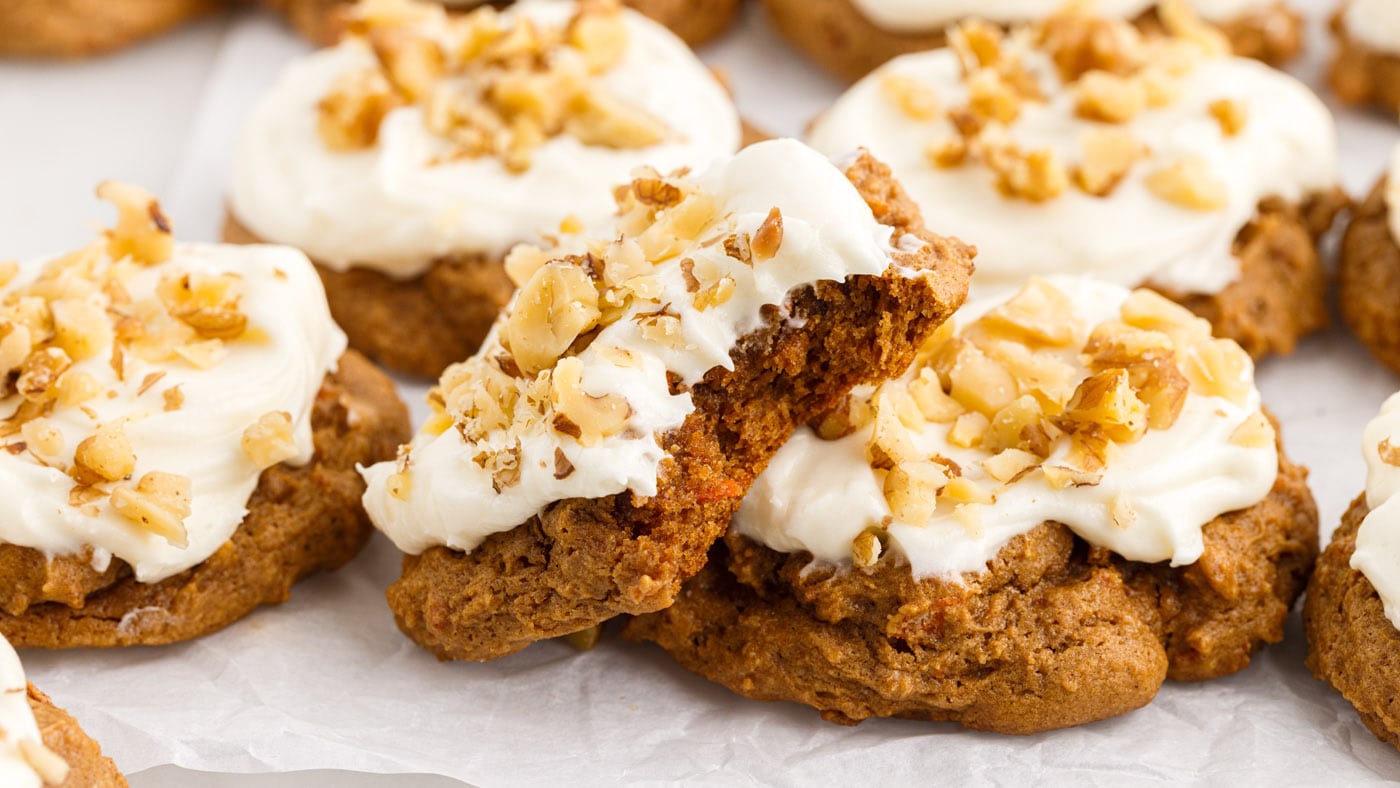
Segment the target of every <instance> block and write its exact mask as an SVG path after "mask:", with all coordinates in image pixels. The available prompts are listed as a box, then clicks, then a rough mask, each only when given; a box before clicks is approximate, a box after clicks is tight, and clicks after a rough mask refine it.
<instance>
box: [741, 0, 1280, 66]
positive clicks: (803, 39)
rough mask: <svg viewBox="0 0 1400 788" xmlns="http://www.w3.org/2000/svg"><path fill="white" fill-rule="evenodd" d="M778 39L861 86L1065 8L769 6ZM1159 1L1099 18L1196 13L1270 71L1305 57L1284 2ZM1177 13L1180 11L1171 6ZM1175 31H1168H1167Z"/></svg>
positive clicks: (875, 0) (868, 2) (837, 0)
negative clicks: (958, 34)
mask: <svg viewBox="0 0 1400 788" xmlns="http://www.w3.org/2000/svg"><path fill="white" fill-rule="evenodd" d="M763 2H764V5H765V7H766V9H767V11H768V16H769V18H770V19H771V20H772V21H773V24H774V26H775V27H777V28H778V31H779V32H780V33H782V35H783V36H784V37H785V38H787V39H788V41H790V42H791V43H792V44H793V45H795V46H796V47H797V48H798V49H800V50H802V52H803V53H804V54H806V55H807V56H808V57H810V58H811V59H812V60H814V61H816V62H817V63H819V64H821V65H822V66H823V67H825V68H826V69H827V70H828V71H831V72H832V73H834V74H836V75H837V76H839V77H841V78H843V79H846V80H850V81H855V80H857V79H860V78H861V77H863V76H865V75H866V74H868V73H870V72H871V71H874V70H875V69H876V68H878V67H879V66H881V65H882V64H884V63H885V62H887V61H889V60H892V59H893V58H896V57H898V56H900V55H907V54H911V53H914V52H923V51H925V50H929V49H937V48H939V47H942V46H946V45H947V43H948V36H947V34H946V32H945V31H946V30H947V29H948V28H951V27H953V26H955V25H958V24H960V23H962V22H964V21H967V20H969V19H980V20H985V21H987V22H991V23H993V24H996V25H1000V26H1003V27H1011V26H1015V25H1021V24H1025V23H1028V22H1036V21H1039V20H1041V19H1043V18H1045V17H1048V16H1051V15H1053V14H1054V13H1056V12H1059V11H1060V10H1061V9H1062V8H1064V7H1065V5H1066V3H1064V2H1062V1H1061V0H1039V2H1034V0H1033V1H1032V2H1029V3H1027V2H1015V3H1000V2H996V0H993V1H992V2H986V0H933V1H932V2H922V3H911V2H905V1H904V0H763ZM1160 5H1161V6H1164V8H1162V9H1160V10H1159V4H1158V3H1157V2H1156V0H1105V1H1104V2H1099V3H1097V4H1094V5H1093V10H1094V11H1096V12H1098V13H1102V14H1105V15H1111V16H1114V17H1116V18H1120V19H1129V20H1134V21H1135V23H1136V24H1137V25H1138V26H1139V27H1141V28H1142V29H1144V30H1150V31H1159V30H1161V29H1162V28H1163V26H1164V24H1166V23H1168V22H1170V21H1171V20H1172V18H1173V14H1178V15H1179V14H1180V12H1181V10H1185V9H1188V8H1194V9H1195V11H1196V12H1197V13H1200V14H1201V15H1202V16H1203V17H1205V18H1206V19H1207V20H1209V21H1210V22H1211V23H1212V24H1215V25H1218V26H1220V27H1221V29H1222V31H1223V32H1224V33H1225V35H1226V36H1227V37H1228V39H1229V42H1230V45H1231V47H1232V48H1233V49H1234V51H1235V53H1236V54H1238V55H1240V56H1242V57H1250V58H1257V59H1259V60H1263V61H1264V62H1266V63H1270V64H1274V65H1277V64H1280V63H1283V62H1285V61H1288V60H1292V59H1293V58H1294V57H1296V56H1297V54H1298V53H1299V52H1300V51H1301V50H1302V47H1303V38H1304V36H1303V33H1304V23H1303V18H1302V16H1300V15H1299V14H1298V13H1297V12H1295V11H1293V10H1292V9H1291V8H1289V7H1288V5H1287V4H1286V3H1284V2H1279V1H1278V0H1252V2H1246V3H1240V2H1228V3H1220V2H1218V1H1217V0H1190V2H1189V3H1188V4H1186V5H1181V4H1179V3H1162V4H1160ZM1174 5H1175V6H1177V8H1175V9H1173V8H1171V6H1174ZM1168 26H1169V25H1168Z"/></svg>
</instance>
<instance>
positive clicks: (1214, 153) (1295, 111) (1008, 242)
mask: <svg viewBox="0 0 1400 788" xmlns="http://www.w3.org/2000/svg"><path fill="white" fill-rule="evenodd" d="M1176 30H1177V32H1176V34H1175V35H1172V36H1169V37H1155V36H1145V35H1143V34H1141V33H1139V32H1138V31H1137V30H1136V29H1135V28H1133V27H1132V26H1130V25H1128V24H1127V23H1126V22H1123V21H1121V20H1115V19H1111V18H1106V17H1101V16H1095V15H1093V14H1088V13H1084V12H1082V11H1076V10H1073V9H1070V10H1066V11H1063V12H1060V13H1057V14H1054V15H1051V16H1050V17H1048V18H1047V19H1045V20H1044V21H1043V22H1041V23H1040V24H1038V25H1036V26H1034V27H1032V28H1029V29H1021V30H1018V31H1015V32H1013V33H1010V34H1004V33H1002V31H1001V30H1000V29H998V28H996V27H993V26H991V25H988V24H986V23H979V22H971V23H968V24H966V25H963V26H961V27H958V28H955V29H954V30H953V31H952V46H951V47H949V48H947V49H942V50H937V51H933V52H926V53H921V54H917V55H908V56H905V57H902V58H899V59H897V60H894V61H892V62H890V63H888V64H887V65H885V66H884V67H882V68H880V69H879V70H878V71H876V72H874V73H873V74H871V75H870V76H869V77H867V78H865V79H864V80H862V81H861V82H859V83H858V84H856V85H855V86H854V87H852V88H851V89H850V90H849V91H847V92H846V94H845V95H844V96H842V97H841V98H840V99H838V100H837V102H836V104H835V105H834V106H833V107H832V108H831V109H830V110H828V111H827V112H826V113H825V114H824V115H823V116H822V117H820V118H819V119H818V120H817V121H816V122H815V123H814V124H813V126H812V129H811V132H810V135H809V136H810V139H811V141H812V144H813V145H814V146H815V147H816V148H817V149H818V150H823V151H827V152H835V151H840V150H844V149H845V148H847V147H849V146H851V145H854V144H861V145H866V146H868V147H869V148H870V150H871V152H872V153H873V154H874V155H876V156H878V157H879V158H881V160H883V161H886V162H888V163H889V165H890V167H891V168H892V169H893V170H894V172H895V175H896V177H898V178H899V179H900V180H901V181H902V182H903V183H904V184H905V187H906V188H907V189H908V190H909V193H910V195H911V196H913V198H914V199H915V200H917V201H918V202H919V204H920V206H921V207H922V209H923V211H924V213H925V215H926V216H927V217H928V218H929V221H930V222H931V223H933V224H936V225H937V226H938V227H940V228H943V229H944V230H946V231H947V232H949V233H951V234H953V235H955V236H957V237H959V238H962V239H964V240H966V241H967V242H968V243H971V244H973V245H975V246H976V247H977V248H978V252H979V253H978V265H977V274H976V276H974V277H973V296H974V298H976V297H981V296H983V295H997V294H1001V295H1009V293H1010V292H1012V291H1014V290H1015V288H1017V287H1019V286H1020V285H1021V284H1022V283H1023V282H1024V281H1025V280H1026V279H1027V278H1028V277H1031V276H1037V275H1047V274H1056V273H1084V274H1091V275H1094V276H1096V277H1099V278H1102V279H1106V280H1108V281H1112V282H1115V283H1117V284H1121V285H1124V286H1127V287H1140V286H1148V287H1152V288H1154V289H1156V290H1158V291H1160V292H1163V293H1165V294H1168V295H1170V296H1171V297H1172V298H1173V299H1174V300H1176V301H1178V302H1180V303H1183V304H1185V305H1186V306H1188V307H1189V308H1191V309H1192V310H1193V311H1195V312H1196V313H1197V314H1199V315H1201V316H1202V317H1205V318H1207V319H1209V320H1210V321H1211V322H1212V324H1213V325H1214V327H1215V331H1216V333H1217V334H1219V335H1221V336H1224V337H1228V338H1230V339H1234V340H1236V341H1238V342H1239V343H1240V344H1241V345H1242V346H1243V347H1244V348H1245V350H1247V351H1249V352H1250V354H1251V355H1253V356H1255V357H1256V358H1257V357H1262V356H1264V355H1268V354H1271V353H1288V352H1291V351H1292V350H1293V348H1294V347H1295V346H1296V344H1297V343H1298V341H1299V339H1300V338H1301V337H1303V336H1305V335H1307V334H1309V333H1311V332H1313V331H1316V330H1318V329H1319V328H1321V327H1322V326H1324V325H1325V324H1326V322H1327V307H1326V301H1325V291H1326V285H1327V276H1326V272H1325V269H1324V267H1323V265H1322V261H1321V257H1320V255H1319V253H1318V250H1317V240H1318V238H1319V237H1320V235H1322V234H1323V233H1325V231H1326V230H1327V228H1328V227H1330V225H1331V223H1332V220H1333V217H1334V216H1335V215H1336V213H1337V212H1338V210H1339V209H1340V208H1341V207H1342V206H1343V205H1344V204H1345V202H1346V200H1345V195H1343V194H1342V193H1341V191H1340V190H1339V189H1338V188H1337V182H1338V171H1337V155H1338V154H1337V137H1336V130H1335V127H1334V123H1333V120H1332V117H1331V115H1330V113H1329V112H1328V111H1327V108H1326V107H1325V106H1324V105H1323V104H1322V102H1321V101H1319V100H1318V98H1317V97H1316V96H1315V95H1313V93H1312V92H1311V91H1310V90H1309V89H1308V88H1307V87H1306V86H1305V85H1303V84H1302V83H1300V82H1298V81H1297V80H1295V79H1293V78H1292V77H1290V76H1288V75H1286V74H1283V73H1282V72H1279V71H1276V70H1274V69H1271V68H1269V67H1267V66H1264V65H1262V64H1260V63H1258V62H1256V61H1253V60H1247V59H1243V58H1238V57H1233V56H1231V55H1229V54H1228V52H1227V51H1226V48H1225V44H1224V41H1223V39H1222V38H1221V37H1220V36H1219V34H1218V33H1216V32H1214V31H1212V30H1209V29H1208V28H1205V27H1203V26H1201V25H1200V24H1199V23H1196V22H1194V21H1193V20H1190V19H1186V20H1182V21H1180V22H1179V23H1178V25H1177V26H1176Z"/></svg>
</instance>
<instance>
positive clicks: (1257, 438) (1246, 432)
mask: <svg viewBox="0 0 1400 788" xmlns="http://www.w3.org/2000/svg"><path fill="white" fill-rule="evenodd" d="M1277 440H1278V438H1277V436H1276V435H1275V434H1274V425H1273V424H1272V423H1270V422H1269V420H1268V418H1266V417H1265V416H1264V414H1263V413H1260V412H1258V411H1255V412H1254V413H1251V414H1250V415H1249V418H1247V419H1245V420H1244V421H1243V422H1242V423H1241V424H1240V426H1238V427H1236V428H1235V431H1234V432H1232V433H1230V442H1231V443H1233V444H1235V445H1236V446H1241V447H1244V448H1246V449H1266V448H1268V447H1270V446H1273V445H1274V444H1275V442H1276V441H1277ZM1382 443H1384V441H1382ZM1382 459H1384V455H1382Z"/></svg>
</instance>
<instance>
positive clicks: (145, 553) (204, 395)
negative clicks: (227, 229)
mask: <svg viewBox="0 0 1400 788" xmlns="http://www.w3.org/2000/svg"><path fill="white" fill-rule="evenodd" d="M150 205H151V206H152V210H154V211H156V214H153V215H158V211H159V209H158V208H156V207H154V202H151V203H150ZM163 221H164V220H163V218H162V220H161V222H158V223H157V224H160V223H163ZM120 238H121V235H120V231H117V232H114V233H109V234H108V241H106V242H103V241H99V242H98V243H96V244H94V245H92V246H89V247H88V248H86V249H84V250H82V251H79V252H76V253H74V254H71V255H67V256H63V257H58V258H54V259H51V260H35V261H31V262H28V263H23V264H20V265H19V266H18V270H17V272H16V273H15V275H14V277H13V279H12V280H11V281H10V282H9V283H8V284H6V285H5V286H4V287H3V288H0V334H3V335H4V337H5V339H0V367H5V366H6V364H7V362H6V361H5V358H10V357H9V356H7V354H6V351H9V350H11V347H10V346H8V342H9V341H10V340H14V339H16V338H17V337H18V336H19V334H20V332H21V331H23V333H24V334H25V335H26V336H27V337H34V338H37V337H40V336H42V335H41V334H40V333H39V332H38V331H37V330H35V331H29V330H24V329H23V326H24V320H26V319H29V318H27V317H26V316H32V315H34V314H36V313H37V314H39V315H41V316H42V315H45V314H48V315H50V318H49V319H51V320H52V321H53V324H54V325H55V327H56V328H55V331H56V337H55V338H53V339H51V340H48V341H44V342H39V343H36V344H35V345H34V346H33V348H32V352H29V353H28V357H27V358H25V360H24V362H23V364H22V365H17V366H18V369H19V370H21V371H23V372H24V374H22V375H21V376H20V378H19V382H18V385H17V386H16V387H14V388H11V390H10V392H9V393H8V394H6V395H5V396H4V397H3V398H0V414H3V415H4V419H3V420H0V435H3V436H4V437H3V438H0V445H2V446H3V449H4V450H3V451H0V500H3V501H5V509H6V512H7V513H6V515H5V516H4V517H0V541H3V542H6V543H9V544H14V545H19V546H21V547H28V548H33V549H35V550H38V551H41V552H43V553H44V554H46V555H49V556H65V555H75V554H76V555H82V554H84V553H85V551H90V557H91V563H92V565H93V567H94V568H95V569H97V570H98V571H102V570H104V569H105V568H106V566H107V565H108V563H109V562H110V560H111V559H112V558H114V557H115V558H118V559H121V560H122V561H125V562H126V563H128V564H129V565H130V566H131V568H132V570H133V572H134V574H135V576H136V578H137V580H139V581H141V582H156V581H159V580H162V579H164V578H166V577H169V576H171V575H174V574H176V573H178V572H181V571H183V570H185V569H189V568H190V567H192V566H194V565H196V564H198V563H200V562H202V561H203V560H205V559H206V558H208V557H209V556H210V555H212V554H213V553H214V551H215V550H217V549H218V548H219V546H220V545H222V544H224V543H225V542H226V541H228V539H229V537H230V536H231V535H232V534H233V532H234V531H235V530H236V529H237V527H238V526H239V524H240V523H241V522H242V521H243V519H244V516H245V515H246V514H247V504H248V499H249V496H250V495H251V494H252V492H253V490H254V488H255V487H256V486H257V483H258V479H259V476H260V475H261V472H262V471H263V469H264V467H266V466H267V465H271V464H274V463H275V462H276V461H278V460H285V461H287V462H288V463H291V464H304V463H306V462H307V461H309V460H310V459H311V457H312V453H313V446H312V437H311V411H312V406H313V405H314V403H315V399H316V395H317V392H318V391H319V390H320V388H321V385H322V382H323V380H324V378H325V376H326V374H327V373H328V372H330V371H333V370H334V369H335V366H336V364H337V360H338V359H339V357H340V355H341V354H342V353H343V352H344V351H345V348H346V339H345V335H344V334H343V333H342V332H341V331H340V329H339V328H338V327H336V325H335V323H334V322H333V321H332V320H331V316H330V312H329V309H328V307H327V305H326V299H325V294H324V291H323V290H322V288H321V285H320V280H319V278H318V277H317V275H316V272H315V270H314V268H313V267H312V266H311V264H310V262H309V261H308V260H307V259H306V256H305V255H303V254H302V253H301V252H298V251H296V250H293V249H289V248H286V247H276V246H225V245H206V244H174V245H173V246H172V247H170V248H169V250H168V251H167V252H165V253H162V254H161V255H160V256H159V259H157V260H147V261H146V262H135V261H134V259H133V255H127V254H124V253H118V251H117V248H116V244H117V243H118V242H119V241H120ZM165 238H166V239H167V240H168V234H167V235H165ZM114 239H115V240H114ZM139 252H140V249H139V248H136V253H139ZM134 254H135V253H134ZM114 255H116V256H117V257H119V258H120V259H114ZM171 288H175V289H176V290H183V291H184V292H185V293H186V294H187V296H188V297H190V298H192V299H194V300H192V301H189V302H188V303H187V304H185V306H188V307H189V308H190V311H188V312H180V311H179V310H180V308H181V307H180V306H178V305H173V304H172V299H173V300H174V302H179V300H180V299H181V298H184V297H186V296H182V295H181V294H180V293H179V292H175V293H172V291H171ZM208 293H218V294H219V296H218V297H220V298H225V297H226V298H228V299H229V304H228V306H229V308H228V309H227V310H226V311H220V307H218V306H217V305H216V304H215V302H214V301H209V302H200V301H199V299H200V298H201V297H203V295H206V294H208ZM46 297H47V298H50V299H51V300H49V301H48V302H47V304H46V302H45V298H46ZM216 300H217V299H216ZM45 310H47V311H45ZM177 312H178V313H179V314H183V315H186V317H184V318H180V319H176V318H175V317H173V315H175V314H176V313H177ZM82 315H90V316H92V317H94V318H95V319H96V322H95V323H89V324H87V325H84V324H83V322H82V320H80V319H76V318H75V316H77V317H81V316H82ZM201 318H203V319H201ZM40 319H43V318H42V317H41V318H40ZM109 319H110V320H111V321H113V322H111V323H109V322H108V320H109ZM219 319H231V320H235V321H239V322H236V323H235V325H234V326H233V328H232V329H231V330H230V329H229V327H228V326H227V325H216V322H217V321H218V320H219ZM242 321H246V322H242ZM70 322H71V323H72V324H73V325H74V326H77V327H78V328H77V329H69V330H67V331H66V332H65V328H64V326H65V325H67V324H68V323H70ZM31 324H32V320H31ZM196 324H197V325H198V326H199V329H197V330H196V329H194V328H192V327H191V326H193V325H196ZM83 332H85V333H83ZM75 333H76V334H77V336H76V337H75V336H74V334H75ZM18 357H19V358H24V356H18ZM60 357H61V358H60ZM56 358H58V359H60V361H61V362H62V363H61V364H60V366H59V367H58V368H59V369H63V371H62V375H61V376H60V377H57V378H56V379H55V380H50V381H48V382H49V383H50V384H51V385H50V386H49V388H48V389H47V390H44V389H42V388H40V387H39V386H36V387H35V390H33V391H31V390H29V389H28V388H27V386H28V385H29V384H28V383H27V381H30V380H31V378H30V377H29V376H30V375H31V369H40V368H41V367H42V364H41V363H40V362H41V361H42V360H43V359H56ZM11 360H13V358H11ZM36 364H39V366H38V367H36V366H35V365H36ZM39 377H40V380H39V383H40V384H43V383H44V381H43V380H42V375H40V376H39ZM89 439H91V441H90V440H89ZM102 446H106V447H108V450H107V452H106V456H104V455H103V454H102V453H101V452H100V451H99V449H100V448H101V447H102ZM116 455H124V456H125V457H126V460H125V462H126V466H125V467H119V466H121V464H122V462H123V461H122V460H121V459H111V457H112V456H116ZM133 455H134V457H133ZM108 465H110V466H113V467H116V468H117V469H116V470H115V471H114V472H113V471H109V470H108V469H107V468H106V467H104V466H108ZM94 468H95V469H97V471H94V470H93V469H94ZM153 473H154V474H155V475H154V476H151V477H150V478H149V479H148V478H147V477H148V475H149V474H153ZM104 474H105V475H104ZM162 480H164V481H165V482H168V483H174V484H176V486H177V488H179V487H183V491H179V490H177V491H176V492H175V493H173V495H174V496H175V499H179V500H180V501H183V504H184V505H185V507H186V508H187V511H185V512H184V514H185V516H184V517H183V518H182V519H183V523H182V525H170V524H171V523H174V522H175V521H168V522H167V525H169V526H170V527H169V528H167V529H165V531H166V532H162V529H161V528H160V527H159V524H160V522H166V521H167V519H166V518H165V517H164V516H162V515H161V514H160V512H155V517H156V520H157V521H158V522H157V523H156V524H155V525H151V524H150V523H146V524H143V522H142V515H140V513H141V512H143V511H147V510H146V509H144V507H146V506H147V505H148V504H150V503H152V502H153V501H154V502H156V503H157V504H159V503H160V502H161V501H162V500H164V501H165V503H167V504H169V503H171V501H172V500H175V499H170V500H166V499H163V498H162V495H163V493H162V489H164V488H166V487H168V484H167V485H162V484H160V482H161V481H162ZM133 485H135V486H134V487H133ZM133 492H134V493H136V494H135V495H134V496H133V495H131V494H132V493H133ZM119 503H120V504H121V505H119ZM172 505H173V508H171V506H167V507H166V509H167V511H168V512H174V513H177V514H178V513H179V511H180V510H181V509H182V505H180V504H179V501H176V502H175V504H172ZM170 528H173V529H174V531H173V532H170ZM181 531H183V533H181Z"/></svg>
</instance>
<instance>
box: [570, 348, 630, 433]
mask: <svg viewBox="0 0 1400 788" xmlns="http://www.w3.org/2000/svg"><path fill="white" fill-rule="evenodd" d="M553 381H554V382H553V387H552V388H551V389H550V398H551V403H552V404H553V406H554V412H555V414H556V416H557V417H563V419H565V420H567V425H566V426H565V428H564V429H560V426H561V425H560V424H559V422H558V421H556V424H555V428H556V429H560V431H561V432H565V433H566V434H573V437H574V438H575V439H577V440H578V442H579V443H581V444H583V445H584V446H595V445H597V444H598V443H599V442H601V441H602V440H603V439H605V438H608V437H611V436H613V435H616V434H617V433H619V432H621V431H622V428H623V427H625V426H627V420H628V419H629V418H630V417H631V415H632V406H631V405H629V404H628V402H627V400H626V399H624V398H623V397H621V396H619V395H617V394H607V395H604V396H601V397H595V396H593V395H592V394H589V393H588V392H586V391H584V390H583V362H581V361H579V360H578V359H577V358H575V357H569V358H564V359H560V360H559V363H558V364H557V365H556V366H555V368H554V378H553ZM575 433H576V434H575Z"/></svg>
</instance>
